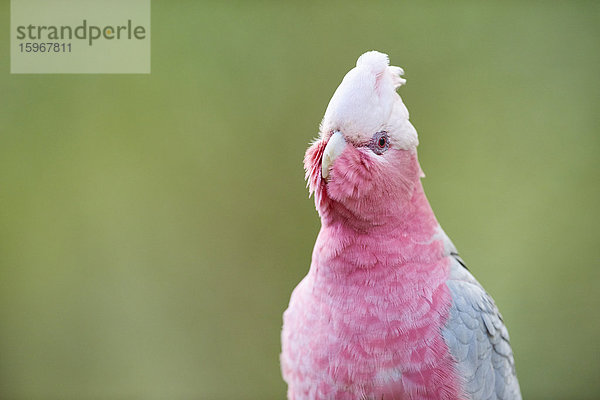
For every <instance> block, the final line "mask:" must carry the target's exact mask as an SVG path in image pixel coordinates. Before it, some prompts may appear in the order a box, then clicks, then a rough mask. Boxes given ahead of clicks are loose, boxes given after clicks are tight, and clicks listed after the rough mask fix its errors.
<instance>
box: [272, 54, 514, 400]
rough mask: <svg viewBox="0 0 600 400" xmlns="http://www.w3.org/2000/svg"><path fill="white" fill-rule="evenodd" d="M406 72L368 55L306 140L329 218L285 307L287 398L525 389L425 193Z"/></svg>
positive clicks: (469, 394)
mask: <svg viewBox="0 0 600 400" xmlns="http://www.w3.org/2000/svg"><path fill="white" fill-rule="evenodd" d="M402 74H403V71H402V69H401V68H399V67H392V66H389V59H388V56H387V55H386V54H382V53H379V52H376V51H370V52H367V53H365V54H363V55H362V56H360V58H359V59H358V61H357V62H356V67H355V68H353V69H352V70H350V72H348V73H347V74H346V76H345V77H344V79H343V80H342V83H341V84H340V85H339V87H338V88H337V90H336V91H335V93H334V95H333V97H332V98H331V101H330V102H329V105H328V107H327V110H326V112H325V116H324V118H323V121H322V123H321V127H320V134H319V137H318V138H317V139H316V141H315V142H314V143H313V144H312V145H311V147H310V148H309V149H308V151H307V152H306V156H305V159H304V165H305V168H306V177H307V180H308V186H309V191H310V193H314V197H315V204H316V208H317V210H318V212H319V215H320V217H321V225H322V227H321V230H320V232H319V235H318V237H317V241H316V243H315V247H314V251H313V255H312V263H311V266H310V270H309V272H308V275H307V276H306V277H305V278H304V279H303V280H302V281H301V282H300V283H299V284H298V286H297V287H296V289H295V290H294V292H293V293H292V296H291V299H290V303H289V307H288V309H287V310H286V311H285V313H284V315H283V321H284V322H283V332H282V353H281V365H282V372H283V377H284V379H285V381H286V382H287V384H288V392H287V396H288V399H290V400H292V399H293V400H318V399H319V400H320V399H322V400H342V399H343V400H361V399H368V400H381V399H383V400H401V399H402V400H404V399H472V400H480V399H511V400H513V399H521V394H520V389H519V383H518V381H517V377H516V374H515V365H514V359H513V354H512V350H511V347H510V344H509V337H508V332H507V330H506V327H505V326H504V323H503V321H502V316H501V315H500V313H499V312H498V309H497V308H496V305H495V304H494V301H493V300H492V298H491V297H490V296H489V295H488V294H487V293H486V292H485V290H484V289H483V288H482V287H481V285H480V284H479V283H478V282H477V280H475V278H474V277H473V276H472V275H471V273H470V272H469V271H468V270H467V269H466V268H465V265H464V263H463V261H462V260H461V258H460V257H459V256H458V254H457V251H456V249H455V247H454V245H453V244H452V242H451V241H450V239H449V238H448V237H447V236H446V234H445V233H444V231H443V230H442V228H441V227H440V225H439V224H438V222H437V220H436V218H435V216H434V214H433V211H432V210H431V207H430V205H429V203H428V201H427V198H426V197H425V194H424V192H423V186H422V185H421V178H422V177H423V176H424V175H423V172H422V171H421V168H420V166H419V162H418V160H417V144H418V139H417V132H416V130H415V128H414V127H413V126H412V124H411V123H410V122H409V120H408V110H407V109H406V107H405V105H404V104H403V102H402V99H401V98H400V96H399V95H398V94H397V93H396V89H397V88H398V87H399V86H401V85H402V84H404V83H405V80H404V79H403V78H402V77H401V75H402Z"/></svg>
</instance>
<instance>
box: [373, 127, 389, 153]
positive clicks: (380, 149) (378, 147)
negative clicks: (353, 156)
mask: <svg viewBox="0 0 600 400" xmlns="http://www.w3.org/2000/svg"><path fill="white" fill-rule="evenodd" d="M369 147H370V148H371V150H373V153H375V154H380V155H381V154H383V153H384V152H385V151H386V150H387V149H388V148H389V147H390V138H389V136H388V134H387V132H385V131H381V132H377V133H376V134H374V135H373V138H372V139H371V143H370V144H369Z"/></svg>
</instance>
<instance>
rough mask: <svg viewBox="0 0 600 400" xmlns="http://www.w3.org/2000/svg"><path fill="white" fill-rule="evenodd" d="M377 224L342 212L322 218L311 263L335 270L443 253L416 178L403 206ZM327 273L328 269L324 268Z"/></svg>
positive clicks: (433, 258)
mask: <svg viewBox="0 0 600 400" xmlns="http://www.w3.org/2000/svg"><path fill="white" fill-rule="evenodd" d="M394 210H396V212H395V213H394V214H390V215H387V216H386V217H385V219H384V220H382V221H380V222H379V223H376V224H373V223H370V224H367V223H357V222H356V221H351V220H349V219H348V218H346V217H345V216H344V215H343V213H335V212H331V213H328V214H327V218H322V227H321V231H320V233H319V237H318V238H317V242H316V244H315V249H314V252H313V266H314V267H315V268H320V269H322V270H323V269H325V270H330V272H332V273H333V274H340V273H342V274H343V273H350V272H352V271H356V270H357V269H363V270H364V269H371V270H376V269H380V270H383V271H385V270H386V269H387V268H388V267H390V266H401V265H404V264H414V263H418V264H430V263H431V264H436V263H437V262H438V261H439V260H440V259H441V258H442V257H443V253H444V250H443V242H442V240H439V238H440V231H441V229H440V227H439V224H438V222H437V220H436V218H435V215H434V213H433V211H432V209H431V206H430V205H429V202H428V201H427V197H426V196H425V192H424V190H423V186H422V184H421V181H420V178H419V177H416V181H415V182H414V186H413V191H412V194H411V195H410V196H408V197H407V199H406V200H404V201H403V202H402V205H401V207H397V208H394ZM322 272H326V271H322Z"/></svg>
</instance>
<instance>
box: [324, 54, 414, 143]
mask: <svg viewBox="0 0 600 400" xmlns="http://www.w3.org/2000/svg"><path fill="white" fill-rule="evenodd" d="M389 64H390V62H389V58H388V56H387V54H383V53H380V52H377V51H369V52H367V53H364V54H363V55H361V56H360V57H359V58H358V60H357V61H356V67H355V68H353V69H351V70H350V71H349V72H348V73H347V74H346V76H345V77H344V79H343V80H342V83H340V85H339V86H338V88H337V90H336V91H335V93H334V94H333V97H332V98H331V100H330V101H329V105H328V106H327V110H326V111H325V116H324V117H323V122H322V123H321V135H325V134H327V133H328V132H331V131H340V132H342V133H343V135H344V136H345V137H346V138H347V139H349V140H351V141H354V142H357V143H362V142H365V141H367V140H369V139H370V138H371V137H372V136H373V134H374V133H376V132H379V131H387V132H388V134H389V135H390V139H391V141H392V144H393V145H394V144H395V145H396V146H398V147H400V148H404V149H408V148H414V147H416V146H417V144H418V143H419V141H418V138H417V131H416V130H415V128H414V127H413V126H412V124H411V123H410V122H409V120H408V110H407V109H406V107H405V106H404V103H402V99H401V98H400V96H399V95H398V93H396V89H397V88H398V87H400V86H401V85H403V84H405V83H406V80H405V79H403V78H402V76H401V75H402V74H404V71H403V70H402V68H400V67H392V66H390V65H389Z"/></svg>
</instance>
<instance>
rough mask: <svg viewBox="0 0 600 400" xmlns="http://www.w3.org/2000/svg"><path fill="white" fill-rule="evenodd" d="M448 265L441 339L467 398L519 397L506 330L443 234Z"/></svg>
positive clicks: (514, 399) (505, 399)
mask: <svg viewBox="0 0 600 400" xmlns="http://www.w3.org/2000/svg"><path fill="white" fill-rule="evenodd" d="M444 240H445V245H446V252H447V253H448V255H451V256H452V258H451V260H452V265H451V270H450V278H449V280H448V282H447V285H448V288H449V289H450V293H451V294H452V307H451V309H450V317H449V319H448V322H447V323H446V326H445V328H444V330H443V335H444V339H445V340H446V343H447V345H448V347H449V349H450V352H451V354H452V356H453V357H454V358H455V360H456V362H457V369H458V372H459V375H460V376H461V377H463V379H464V381H463V388H464V390H465V392H466V393H467V395H468V396H469V397H468V398H469V400H520V399H521V391H520V389H519V382H518V380H517V375H516V372H515V361H514V358H513V354H512V349H511V347H510V343H509V337H508V331H507V329H506V326H505V325H504V322H503V321H502V315H500V312H499V311H498V308H497V307H496V305H495V304H494V301H493V300H492V298H491V297H490V296H489V295H488V294H487V293H486V292H485V290H484V289H483V288H482V287H481V285H480V284H479V283H478V282H477V280H476V279H475V278H474V277H473V275H471V273H470V272H469V271H468V270H467V269H466V268H465V267H464V263H463V262H462V260H460V258H459V257H458V254H457V253H456V249H455V248H454V245H453V244H452V242H451V241H450V239H448V237H447V236H446V235H445V234H444Z"/></svg>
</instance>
